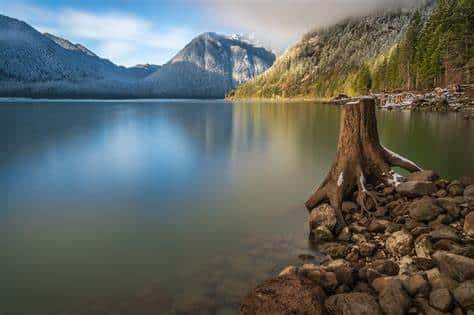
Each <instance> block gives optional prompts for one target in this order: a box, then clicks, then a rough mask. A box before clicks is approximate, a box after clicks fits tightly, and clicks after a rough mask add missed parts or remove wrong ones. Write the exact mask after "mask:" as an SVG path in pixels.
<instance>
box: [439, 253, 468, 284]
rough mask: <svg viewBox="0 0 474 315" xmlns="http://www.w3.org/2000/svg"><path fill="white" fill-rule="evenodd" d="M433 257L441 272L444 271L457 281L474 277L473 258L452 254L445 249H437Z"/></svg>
mask: <svg viewBox="0 0 474 315" xmlns="http://www.w3.org/2000/svg"><path fill="white" fill-rule="evenodd" d="M433 259H434V261H435V263H436V265H437V266H438V268H439V270H440V271H441V273H446V274H447V275H448V276H450V277H451V278H453V279H455V280H457V281H461V282H462V281H466V280H471V279H474V259H472V258H468V257H465V256H460V255H456V254H452V253H449V252H446V251H441V250H440V251H437V252H435V253H434V254H433Z"/></svg>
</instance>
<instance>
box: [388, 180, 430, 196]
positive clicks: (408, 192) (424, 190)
mask: <svg viewBox="0 0 474 315" xmlns="http://www.w3.org/2000/svg"><path fill="white" fill-rule="evenodd" d="M396 190H397V192H398V193H400V194H401V195H403V196H407V197H419V196H425V195H430V194H433V193H435V192H436V185H435V184H433V183H432V182H417V181H411V182H404V183H401V184H400V185H398V186H397V188H396Z"/></svg>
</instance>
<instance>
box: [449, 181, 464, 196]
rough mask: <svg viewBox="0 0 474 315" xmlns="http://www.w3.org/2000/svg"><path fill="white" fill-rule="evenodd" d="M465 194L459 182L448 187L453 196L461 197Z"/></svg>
mask: <svg viewBox="0 0 474 315" xmlns="http://www.w3.org/2000/svg"><path fill="white" fill-rule="evenodd" d="M463 192H464V187H463V185H462V184H461V182H460V181H458V180H453V181H452V182H451V184H449V185H448V193H449V194H450V195H451V196H460V195H462V194H463Z"/></svg>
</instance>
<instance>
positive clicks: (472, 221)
mask: <svg viewBox="0 0 474 315" xmlns="http://www.w3.org/2000/svg"><path fill="white" fill-rule="evenodd" d="M473 187H474V186H473ZM464 233H466V234H467V235H469V236H474V212H469V214H468V215H467V216H466V217H465V218H464Z"/></svg>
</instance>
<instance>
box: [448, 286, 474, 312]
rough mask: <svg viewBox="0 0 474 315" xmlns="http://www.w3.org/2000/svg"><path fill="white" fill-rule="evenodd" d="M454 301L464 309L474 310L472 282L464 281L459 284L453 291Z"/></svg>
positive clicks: (473, 287)
mask: <svg viewBox="0 0 474 315" xmlns="http://www.w3.org/2000/svg"><path fill="white" fill-rule="evenodd" d="M453 295H454V298H455V299H456V301H458V303H459V304H460V305H461V306H462V307H463V308H464V309H469V310H474V281H473V280H470V281H466V282H463V283H461V284H460V285H459V286H458V287H457V288H455V289H454V290H453Z"/></svg>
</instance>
